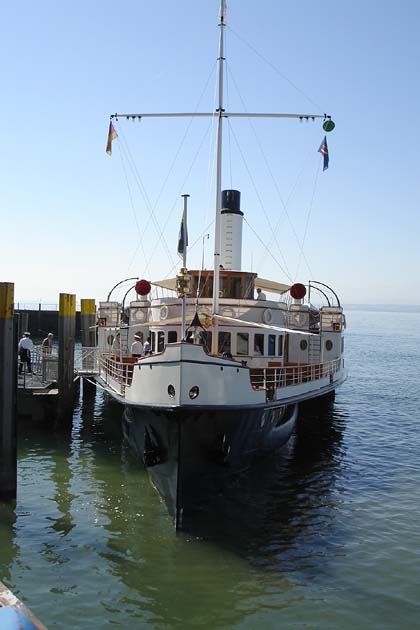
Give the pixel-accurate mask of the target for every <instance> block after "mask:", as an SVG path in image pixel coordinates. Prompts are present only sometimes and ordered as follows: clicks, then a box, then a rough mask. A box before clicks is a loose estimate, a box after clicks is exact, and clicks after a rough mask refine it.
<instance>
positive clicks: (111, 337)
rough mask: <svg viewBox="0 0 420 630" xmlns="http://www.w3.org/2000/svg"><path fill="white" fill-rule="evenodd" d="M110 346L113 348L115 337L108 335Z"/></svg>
mask: <svg viewBox="0 0 420 630" xmlns="http://www.w3.org/2000/svg"><path fill="white" fill-rule="evenodd" d="M106 340H107V342H108V345H109V346H112V342H113V341H114V335H108V337H107V338H106Z"/></svg>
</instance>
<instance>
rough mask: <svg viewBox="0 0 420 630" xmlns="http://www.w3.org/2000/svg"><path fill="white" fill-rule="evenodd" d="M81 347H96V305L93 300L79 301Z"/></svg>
mask: <svg viewBox="0 0 420 630" xmlns="http://www.w3.org/2000/svg"><path fill="white" fill-rule="evenodd" d="M80 311H81V328H82V346H83V348H94V347H95V346H96V330H95V324H96V305H95V300H80Z"/></svg>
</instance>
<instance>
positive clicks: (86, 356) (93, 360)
mask: <svg viewBox="0 0 420 630" xmlns="http://www.w3.org/2000/svg"><path fill="white" fill-rule="evenodd" d="M100 354H101V353H100V349H99V348H80V347H76V348H75V349H74V369H75V370H76V371H77V372H85V373H89V374H99V357H100Z"/></svg>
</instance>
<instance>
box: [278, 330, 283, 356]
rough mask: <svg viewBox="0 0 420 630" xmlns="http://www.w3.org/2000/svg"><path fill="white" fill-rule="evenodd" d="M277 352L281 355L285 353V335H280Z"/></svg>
mask: <svg viewBox="0 0 420 630" xmlns="http://www.w3.org/2000/svg"><path fill="white" fill-rule="evenodd" d="M277 354H278V355H279V357H281V356H282V355H283V335H279V340H278V351H277Z"/></svg>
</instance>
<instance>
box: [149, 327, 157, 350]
mask: <svg viewBox="0 0 420 630" xmlns="http://www.w3.org/2000/svg"><path fill="white" fill-rule="evenodd" d="M155 343H156V333H155V332H152V333H150V347H151V349H152V352H156V346H155Z"/></svg>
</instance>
